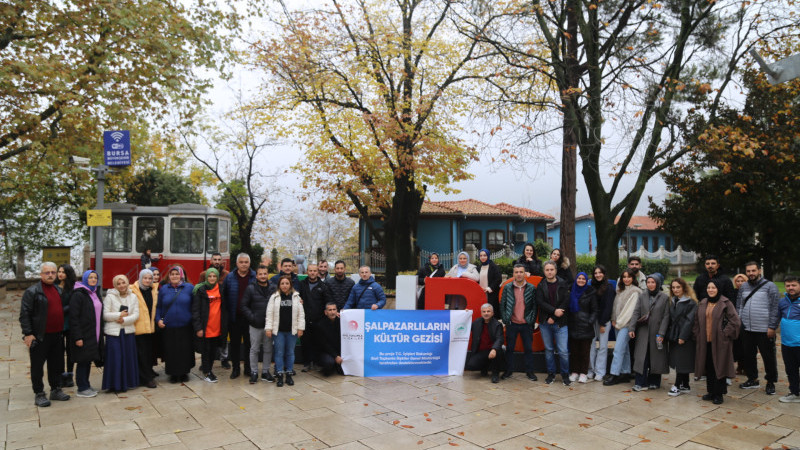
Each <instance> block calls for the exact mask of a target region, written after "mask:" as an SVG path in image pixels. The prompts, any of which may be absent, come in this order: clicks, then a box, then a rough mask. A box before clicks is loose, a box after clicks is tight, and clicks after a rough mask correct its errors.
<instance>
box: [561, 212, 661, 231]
mask: <svg viewBox="0 0 800 450" xmlns="http://www.w3.org/2000/svg"><path fill="white" fill-rule="evenodd" d="M582 220H591V221H594V214H591V213H590V214H585V215H583V216H578V217H576V218H575V222H576V223H577V222H580V221H582ZM617 222H619V216H617V218H616V219H615V220H614V223H617ZM560 224H561V222H560V221H559V222H553V223H552V224H550V225H549V226H548V228H550V229H553V228H555V227H557V226H559V225H560ZM659 226H660V225H659V223H658V222H656V221H655V220H653V219H652V218H651V217H650V216H632V217H631V221H630V223H628V227H629V228H631V229H633V230H641V231H653V230H657V229H658V227H659Z"/></svg>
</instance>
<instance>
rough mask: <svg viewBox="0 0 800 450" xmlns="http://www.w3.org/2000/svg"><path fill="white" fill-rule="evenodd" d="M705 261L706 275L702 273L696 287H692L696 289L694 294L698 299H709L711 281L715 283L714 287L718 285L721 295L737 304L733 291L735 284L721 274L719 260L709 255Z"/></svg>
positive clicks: (695, 284) (696, 281)
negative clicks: (707, 287) (707, 290)
mask: <svg viewBox="0 0 800 450" xmlns="http://www.w3.org/2000/svg"><path fill="white" fill-rule="evenodd" d="M704 261H705V263H704V265H705V268H706V273H701V274H700V275H698V276H697V280H695V282H694V286H692V287H693V288H694V293H695V294H696V295H697V299H698V300H702V299H704V298H708V293H707V292H706V286H708V283H709V282H710V281H713V282H714V285H716V286H717V288H718V289H719V293H720V295H722V296H723V297H725V298H727V299H729V300H730V301H732V302H735V301H736V298H735V294H734V291H733V282H732V281H731V280H730V278H728V277H727V276H725V275H723V274H722V273H721V271H720V265H719V258H717V257H716V256H715V255H707V256H706V257H705V260H704Z"/></svg>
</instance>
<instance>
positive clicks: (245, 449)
mask: <svg viewBox="0 0 800 450" xmlns="http://www.w3.org/2000/svg"><path fill="white" fill-rule="evenodd" d="M222 448H223V449H225V450H256V449H258V447H257V446H256V445H255V444H253V443H252V442H249V441H243V442H237V443H235V444H229V445H223V446H222ZM292 448H293V450H294V447H292ZM303 448H305V447H303Z"/></svg>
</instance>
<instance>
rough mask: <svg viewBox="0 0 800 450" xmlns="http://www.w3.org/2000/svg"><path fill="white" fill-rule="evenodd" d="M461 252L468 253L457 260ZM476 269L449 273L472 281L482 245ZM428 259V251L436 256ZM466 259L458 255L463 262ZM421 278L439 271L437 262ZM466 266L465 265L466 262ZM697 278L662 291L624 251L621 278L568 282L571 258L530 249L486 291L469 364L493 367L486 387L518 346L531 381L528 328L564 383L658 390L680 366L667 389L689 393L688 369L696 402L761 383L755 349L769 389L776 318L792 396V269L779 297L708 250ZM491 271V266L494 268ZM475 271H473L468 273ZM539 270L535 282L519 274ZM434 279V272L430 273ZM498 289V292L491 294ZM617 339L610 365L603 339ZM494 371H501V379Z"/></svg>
mask: <svg viewBox="0 0 800 450" xmlns="http://www.w3.org/2000/svg"><path fill="white" fill-rule="evenodd" d="M462 255H463V256H464V258H462ZM479 255H480V257H479V259H480V261H481V263H482V266H481V267H478V268H477V269H475V266H472V265H471V264H465V263H466V262H467V261H463V262H461V261H460V262H459V264H458V266H457V267H459V269H456V268H455V267H454V269H453V270H451V271H449V272H448V275H451V276H467V277H469V278H472V279H473V280H475V281H477V282H481V283H482V284H481V286H484V285H483V281H484V280H486V281H488V280H489V279H492V275H490V274H492V272H493V271H492V269H489V268H487V269H486V270H485V272H486V273H487V275H488V276H486V277H481V275H480V274H481V273H482V272H484V269H483V267H487V266H489V267H491V266H492V265H493V263H492V262H491V260H489V252H488V251H487V250H481V251H480V253H479ZM432 259H433V257H432ZM461 259H466V255H465V254H460V255H459V260H461ZM429 266H430V268H428V267H427V266H426V267H423V269H422V270H421V275H422V273H425V274H427V273H435V272H434V271H433V270H432V269H433V268H434V267H435V263H434V261H431V262H430V264H429ZM470 266H472V268H470ZM704 266H705V269H706V271H705V273H702V274H700V275H699V276H698V277H697V279H696V281H695V283H694V286H689V284H688V283H687V282H686V281H685V280H684V279H682V278H675V279H674V280H672V281H671V283H670V285H669V288H668V289H667V291H668V292H665V289H664V288H663V287H662V283H663V281H664V280H663V276H662V275H661V274H659V273H654V274H651V275H645V274H643V273H642V272H641V260H640V259H639V258H638V257H636V256H632V257H630V258H629V259H628V267H627V269H626V270H624V271H623V272H622V275H621V276H620V278H619V280H617V281H616V282H615V281H614V280H609V279H608V278H607V271H606V269H605V268H604V267H603V266H602V265H597V266H595V267H594V270H593V273H592V276H591V277H590V276H589V275H588V274H586V273H584V272H579V273H578V274H577V276H576V277H575V278H574V279H572V278H571V273H570V272H569V263H568V261H563V260H562V258H561V254H560V251H559V250H558V249H555V250H553V253H552V254H551V259H550V260H548V261H547V262H545V263H544V264H543V265H540V264H539V261H538V260H536V255H535V250H534V248H533V246H532V245H530V244H528V245H526V246H525V251H524V254H523V256H522V257H521V258H520V260H519V261H517V262H516V263H515V265H514V268H513V279H512V281H511V282H510V283H509V284H507V285H506V286H505V288H503V290H502V297H501V298H500V299H499V302H498V297H497V292H498V291H499V288H500V285H499V283H497V284H494V285H492V284H491V283H489V284H487V285H486V286H485V290H486V292H487V302H486V304H484V305H483V306H482V307H481V317H480V318H478V319H477V320H475V322H473V325H472V348H471V353H470V356H469V358H468V360H467V364H466V369H467V370H480V371H481V372H482V374H484V375H488V374H489V372H491V380H492V382H493V383H497V382H499V381H500V380H501V379H505V378H509V377H511V376H512V374H513V372H514V369H515V364H514V351H513V349H514V347H515V346H516V343H517V340H518V338H519V339H520V340H521V341H522V347H523V352H524V368H525V372H526V375H527V377H528V378H529V379H531V380H533V381H536V380H537V376H536V374H535V373H534V359H533V351H532V347H533V335H534V333H535V330H536V329H537V328H538V330H539V332H540V334H541V337H542V341H543V343H544V347H545V352H544V353H545V362H546V367H547V369H546V370H547V378H546V379H545V383H547V384H550V383H552V382H553V381H554V380H555V377H556V374H558V373H560V374H561V379H562V382H563V384H564V385H567V386H569V385H571V383H572V382H575V381H578V382H581V383H587V382H589V381H592V380H596V381H602V382H603V384H604V385H606V386H612V385H616V384H619V383H624V382H629V381H630V379H631V378H633V379H634V385H633V388H632V389H633V391H637V392H638V391H645V390H648V389H659V388H660V387H661V377H662V375H664V374H668V373H669V372H670V369H671V368H672V369H674V370H675V372H676V376H675V382H674V384H673V386H672V387H671V388H670V389H669V391H668V394H669V395H670V396H678V395H681V394H682V393H685V392H688V391H689V390H690V386H689V379H690V375H691V374H694V379H695V380H699V379H703V378H704V379H705V380H706V388H707V393H706V394H705V395H704V396H703V399H704V400H707V401H711V402H713V403H715V404H721V403H722V402H723V396H724V394H726V393H727V389H728V385H729V384H730V380H731V379H732V378H733V377H735V375H736V373H737V369H735V368H734V365H735V363H736V362H738V364H739V369H738V373H740V374H742V373H743V374H745V375H746V376H747V380H746V381H745V382H744V383H741V384H740V385H739V387H740V388H741V389H757V388H759V386H760V383H759V380H758V365H757V355H758V353H760V354H761V357H762V360H763V363H764V366H765V371H766V386H765V392H766V393H767V394H769V395H773V394H775V393H776V391H775V382H776V381H777V360H776V351H775V345H776V340H775V338H776V330H778V329H779V328H778V326H779V325H780V332H781V341H782V342H781V346H782V354H783V359H784V363H785V366H786V372H787V375H788V378H789V391H790V392H789V393H788V394H787V395H786V396H783V397H781V398H780V401H781V402H800V392H798V388H799V387H800V300H799V299H798V298H799V297H800V283H799V282H798V278H797V277H795V276H787V277H786V278H785V280H784V282H785V286H786V294H785V295H784V296H783V297H781V296H780V294H779V291H778V288H777V287H776V286H775V284H774V283H772V282H771V281H768V280H766V279H764V278H763V277H762V275H761V268H760V266H759V264H758V263H756V262H749V263H747V264H746V265H745V273H744V274H739V275H737V276H736V277H734V280H733V281H731V279H729V278H728V277H727V276H725V275H723V274H722V273H721V272H720V264H719V259H718V258H717V257H716V256H707V257H706V258H705V261H704ZM495 267H496V266H495ZM472 270H475V271H476V272H477V276H475V275H474V274H473V275H469V274H470V272H471V271H472ZM531 275H539V276H541V277H542V280H541V281H540V282H539V283H538V285H537V286H534V285H533V284H531V283H529V282H528V281H527V277H529V276H531ZM426 276H434V275H426ZM492 294H494V295H492ZM612 332H613V334H614V335H615V336H616V342H615V344H614V349H613V355H612V357H611V361H610V364H609V361H608V359H609V358H608V349H609V347H608V341H609V338H610V337H611V334H612ZM501 372H502V375H501V374H500V373H501Z"/></svg>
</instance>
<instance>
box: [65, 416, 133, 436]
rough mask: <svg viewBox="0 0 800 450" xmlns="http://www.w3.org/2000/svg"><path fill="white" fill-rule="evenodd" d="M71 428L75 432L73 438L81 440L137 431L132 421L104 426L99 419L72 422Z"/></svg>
mask: <svg viewBox="0 0 800 450" xmlns="http://www.w3.org/2000/svg"><path fill="white" fill-rule="evenodd" d="M72 428H73V429H74V430H75V437H76V438H77V439H83V438H85V437H88V436H96V435H102V434H114V433H118V432H122V431H133V430H138V429H139V426H138V425H136V423H134V422H132V421H131V422H114V423H110V424H105V423H103V421H102V420H100V419H93V420H84V421H82V422H72Z"/></svg>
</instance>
